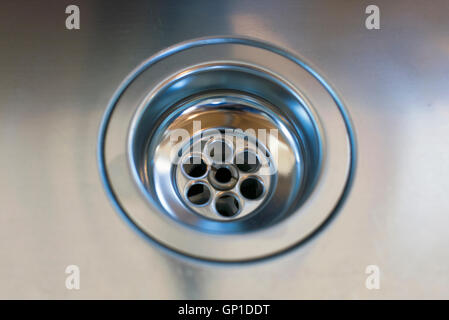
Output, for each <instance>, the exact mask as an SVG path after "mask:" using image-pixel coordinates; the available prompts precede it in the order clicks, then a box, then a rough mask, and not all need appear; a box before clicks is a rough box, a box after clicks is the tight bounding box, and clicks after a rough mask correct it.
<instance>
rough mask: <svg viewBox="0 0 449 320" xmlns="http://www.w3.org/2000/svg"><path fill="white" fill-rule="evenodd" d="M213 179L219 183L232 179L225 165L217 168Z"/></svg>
mask: <svg viewBox="0 0 449 320" xmlns="http://www.w3.org/2000/svg"><path fill="white" fill-rule="evenodd" d="M215 179H216V180H217V181H218V182H220V183H228V182H229V181H231V179H232V173H231V170H229V169H228V168H226V167H223V168H218V169H217V171H216V172H215Z"/></svg>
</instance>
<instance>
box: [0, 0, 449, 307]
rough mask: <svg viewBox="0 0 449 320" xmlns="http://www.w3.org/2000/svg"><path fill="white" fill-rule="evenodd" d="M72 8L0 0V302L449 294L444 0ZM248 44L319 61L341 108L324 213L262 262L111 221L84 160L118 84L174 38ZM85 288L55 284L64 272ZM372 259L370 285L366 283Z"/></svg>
mask: <svg viewBox="0 0 449 320" xmlns="http://www.w3.org/2000/svg"><path fill="white" fill-rule="evenodd" d="M69 4H72V3H71V2H69V1H54V2H53V1H40V2H28V1H4V2H2V3H1V4H0V48H1V50H0V71H1V77H0V149H1V150H2V152H1V157H0V181H1V184H0V191H1V192H0V195H1V197H0V200H1V214H0V257H1V260H0V298H66V299H78V298H138V299H139V298H140V299H146V298H212V299H214V298H254V299H257V298H366V299H378V298H448V297H449V254H448V245H449V233H448V232H447V228H448V226H449V215H448V212H449V197H448V196H447V190H449V166H448V165H447V164H448V162H449V149H448V144H449V90H448V89H449V88H448V87H449V85H448V84H449V59H448V57H449V19H448V18H447V15H448V12H449V3H448V2H447V1H445V0H440V1H437V0H435V1H432V2H426V1H413V2H411V1H406V0H401V1H394V2H392V1H376V4H377V5H378V6H379V7H380V10H381V29H380V30H367V29H366V28H365V26H364V19H365V17H366V15H365V13H364V12H365V7H366V6H367V5H368V4H372V3H371V2H365V1H344V2H337V1H330V0H329V1H276V2H274V1H273V2H271V1H257V2H256V1H226V2H215V1H214V2H212V1H192V2H190V1H189V2H187V1H185V2H183V1H164V2H149V1H146V2H144V1H133V2H124V1H108V2H107V4H106V3H105V2H101V1H77V5H79V7H80V10H81V29H80V30H72V31H69V30H66V29H65V25H64V21H65V18H66V14H65V7H66V6H67V5H69ZM222 34H224V35H238V36H250V37H256V38H260V39H263V40H266V41H269V42H272V43H274V44H277V45H279V46H282V47H284V48H286V49H287V50H290V51H292V52H297V53H298V54H300V55H301V56H303V57H305V58H306V59H307V60H308V62H309V63H311V64H312V65H314V66H315V67H316V68H317V69H318V70H319V72H320V73H321V74H322V75H324V76H325V77H326V79H327V80H329V82H330V83H331V84H332V85H333V86H334V87H335V88H336V89H337V91H338V94H339V96H340V97H341V98H342V99H343V101H344V103H345V105H346V106H347V109H348V111H349V113H350V115H351V118H352V121H353V126H354V129H355V132H356V137H357V148H358V164H357V172H356V176H355V179H354V183H353V186H352V190H351V192H350V194H349V197H348V199H347V200H346V202H345V204H344V206H343V207H342V208H341V210H340V212H339V213H338V215H337V217H336V219H334V220H333V221H332V223H331V224H330V225H328V226H327V228H326V229H325V230H323V232H321V233H320V234H319V235H318V236H317V237H316V238H315V239H314V240H313V241H311V242H308V243H307V244H306V245H305V246H302V247H300V248H298V249H296V250H294V251H291V252H289V253H288V254H286V255H284V256H281V257H277V258H275V259H271V260H267V261H264V262H260V263H254V264H244V265H232V266H229V265H221V264H211V263H199V262H194V261H190V260H185V259H179V258H178V257H175V256H172V255H168V254H166V253H164V252H163V251H161V250H159V249H158V248H155V247H152V246H150V245H149V244H148V243H147V242H145V241H144V240H142V239H141V238H140V237H139V236H137V235H136V234H135V233H133V232H132V231H131V230H130V229H129V228H128V226H127V225H126V224H125V223H123V221H122V220H121V219H120V218H119V216H118V215H117V214H116V212H115V211H114V209H113V207H112V206H111V204H110V203H109V201H108V199H107V197H106V196H105V193H104V191H103V187H102V185H101V182H100V179H99V174H98V168H97V165H96V144H97V137H98V128H99V124H100V121H101V117H102V115H103V112H104V110H105V108H106V105H107V103H108V101H109V99H110V97H111V96H112V94H113V92H114V91H115V89H116V88H117V86H118V85H119V84H120V82H121V81H122V80H123V78H124V77H125V76H126V75H127V74H128V73H129V72H130V71H131V70H132V69H133V68H134V67H135V66H136V65H138V64H139V63H140V62H141V61H143V60H144V59H146V58H148V57H149V56H150V55H152V54H154V53H155V52H157V51H158V50H161V49H163V48H165V47H167V46H169V45H172V44H175V43H178V42H181V41H185V40H187V39H192V38H197V37H203V36H215V35H222ZM71 264H75V265H78V266H79V267H80V270H81V289H80V290H72V291H71V290H67V289H66V287H65V278H66V276H67V275H66V274H65V273H64V270H65V268H66V266H67V265H71ZM371 264H375V265H378V266H379V268H380V270H381V289H380V290H367V289H366V288H365V279H366V277H367V275H366V274H365V268H366V266H367V265H371Z"/></svg>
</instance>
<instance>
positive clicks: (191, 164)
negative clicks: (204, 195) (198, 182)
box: [182, 157, 207, 178]
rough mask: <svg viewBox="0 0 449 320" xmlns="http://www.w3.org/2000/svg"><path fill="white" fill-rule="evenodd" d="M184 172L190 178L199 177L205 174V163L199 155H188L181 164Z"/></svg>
mask: <svg viewBox="0 0 449 320" xmlns="http://www.w3.org/2000/svg"><path fill="white" fill-rule="evenodd" d="M182 168H183V169H184V172H185V173H186V174H187V175H188V176H189V177H192V178H199V177H202V176H204V175H205V174H206V171H207V164H206V163H205V162H204V161H203V159H201V157H190V158H189V159H187V161H186V162H185V163H184V164H183V165H182Z"/></svg>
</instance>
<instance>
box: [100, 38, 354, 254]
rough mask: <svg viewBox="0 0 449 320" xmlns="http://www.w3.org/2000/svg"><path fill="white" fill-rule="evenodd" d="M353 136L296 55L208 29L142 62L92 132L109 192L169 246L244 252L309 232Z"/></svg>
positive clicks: (341, 172)
mask: <svg viewBox="0 0 449 320" xmlns="http://www.w3.org/2000/svg"><path fill="white" fill-rule="evenodd" d="M353 162H354V147H353V134H352V129H351V127H350V124H349V122H348V117H347V114H346V111H345V110H344V108H343V105H342V104H341V102H340V100H339V99H338V97H337V96H336V94H335V93H334V92H333V91H332V89H331V87H330V86H329V85H328V84H327V83H325V82H324V80H323V79H322V78H321V77H320V76H319V75H318V74H317V73H316V72H315V71H314V70H313V69H311V67H310V66H308V65H306V64H305V63H304V62H303V60H301V59H299V58H297V57H296V56H294V55H292V54H290V53H288V52H285V51H284V50H282V49H280V48H278V47H275V46H272V45H270V44H267V43H264V42H261V41H256V40H252V39H240V38H204V39H197V40H192V41H188V42H184V43H181V44H179V45H176V46H173V47H170V48H168V49H166V50H164V51H162V52H160V53H158V54H156V55H155V56H153V57H151V58H149V59H148V60H147V61H145V62H143V63H142V64H141V65H140V66H139V67H138V68H136V69H135V70H134V71H133V72H132V73H131V74H130V75H129V76H128V77H127V78H126V79H125V80H124V82H123V83H122V84H121V85H120V87H119V89H118V90H117V92H116V93H115V95H114V96H113V98H112V100H111V102H110V104H109V106H108V108H107V111H106V113H105V116H104V119H103V123H102V126H101V129H100V137H99V164H100V171H101V175H102V179H103V182H104V185H105V187H106V190H107V192H108V195H109V196H110V198H111V200H112V201H113V203H114V204H115V206H116V208H117V209H118V211H119V212H120V213H121V214H122V215H123V217H124V218H125V219H126V220H127V221H128V222H130V224H131V226H133V227H134V229H135V230H137V231H138V232H139V233H140V234H141V235H143V236H144V237H145V238H147V239H150V240H152V241H155V242H156V243H158V244H160V245H162V246H163V247H165V248H168V249H170V250H171V251H173V252H177V253H180V254H183V255H186V256H190V257H194V258H200V259H206V260H213V261H228V262H233V261H248V260H255V259H261V258H265V257H268V256H272V255H274V254H278V253H281V252H284V251H285V250H287V249H289V248H292V247H294V246H295V245H297V244H299V243H301V242H302V241H304V240H305V239H307V238H309V237H310V236H311V235H312V234H314V233H315V232H316V231H317V230H318V229H319V227H320V226H322V225H323V223H324V222H325V221H326V220H327V219H328V218H329V217H330V216H331V214H332V213H333V212H334V211H335V210H336V208H337V207H338V206H339V204H340V203H341V201H342V199H343V198H344V195H345V193H346V192H347V189H348V185H349V181H350V178H351V176H352V172H353Z"/></svg>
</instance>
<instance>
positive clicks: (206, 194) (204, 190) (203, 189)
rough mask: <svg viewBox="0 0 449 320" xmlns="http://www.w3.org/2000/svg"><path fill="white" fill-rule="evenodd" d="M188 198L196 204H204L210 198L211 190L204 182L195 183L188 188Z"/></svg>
mask: <svg viewBox="0 0 449 320" xmlns="http://www.w3.org/2000/svg"><path fill="white" fill-rule="evenodd" d="M187 198H188V199H189V201H190V202H191V203H193V204H194V205H204V204H206V203H208V202H209V200H210V190H209V188H208V187H207V186H206V185H205V184H204V183H195V184H192V185H191V186H189V187H188V188H187Z"/></svg>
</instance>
